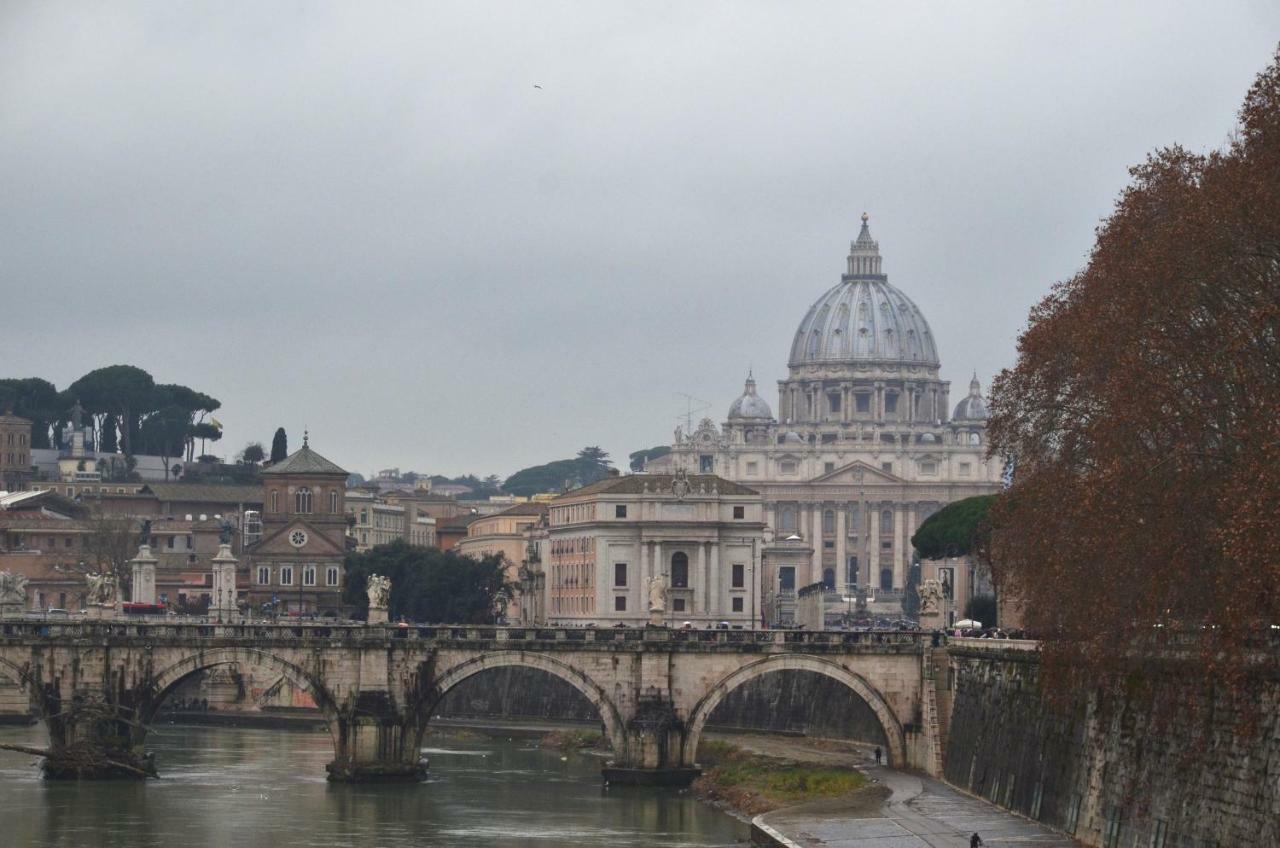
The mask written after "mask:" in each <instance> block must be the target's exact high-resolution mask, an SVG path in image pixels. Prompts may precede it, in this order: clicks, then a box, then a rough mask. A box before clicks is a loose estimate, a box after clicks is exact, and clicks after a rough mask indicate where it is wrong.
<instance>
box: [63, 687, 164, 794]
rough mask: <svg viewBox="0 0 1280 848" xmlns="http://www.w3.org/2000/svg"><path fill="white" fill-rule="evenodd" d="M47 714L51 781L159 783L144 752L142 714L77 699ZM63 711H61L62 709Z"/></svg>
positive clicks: (119, 707)
mask: <svg viewBox="0 0 1280 848" xmlns="http://www.w3.org/2000/svg"><path fill="white" fill-rule="evenodd" d="M48 706H52V707H54V709H48V710H47V711H45V713H44V720H45V725H46V726H47V727H48V730H49V747H48V750H47V752H46V754H45V757H44V763H43V765H42V767H41V768H42V771H43V772H44V777H45V779H46V780H145V779H146V778H148V777H158V776H159V775H158V774H157V773H156V769H155V762H154V761H153V759H152V757H151V755H150V754H147V753H146V752H145V751H144V750H143V747H142V740H143V738H144V737H145V735H146V727H145V726H144V725H143V724H142V723H141V722H139V721H138V720H137V719H136V711H134V710H132V709H130V708H127V707H121V706H120V705H118V704H111V703H106V702H103V701H90V700H83V699H81V698H79V697H77V698H75V699H74V700H73V702H72V703H71V704H70V705H68V706H62V705H57V702H56V700H55V702H54V703H53V704H49V705H48ZM59 707H60V708H59Z"/></svg>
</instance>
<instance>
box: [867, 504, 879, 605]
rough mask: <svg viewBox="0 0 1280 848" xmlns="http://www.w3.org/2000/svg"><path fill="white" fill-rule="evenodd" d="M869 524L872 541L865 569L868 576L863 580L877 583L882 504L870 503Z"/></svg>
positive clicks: (873, 583) (870, 584)
mask: <svg viewBox="0 0 1280 848" xmlns="http://www.w3.org/2000/svg"><path fill="white" fill-rule="evenodd" d="M868 509H869V510H870V511H869V512H868V513H867V526H868V527H869V528H870V533H869V534H868V535H869V536H870V539H871V543H870V545H869V546H868V547H869V548H870V556H868V557H867V564H866V566H865V569H864V573H865V575H866V577H865V578H864V580H863V583H864V585H866V586H873V585H876V584H877V583H878V581H879V577H880V504H878V503H877V504H868Z"/></svg>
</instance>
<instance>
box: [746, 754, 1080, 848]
mask: <svg viewBox="0 0 1280 848" xmlns="http://www.w3.org/2000/svg"><path fill="white" fill-rule="evenodd" d="M863 770H864V771H865V772H866V773H867V775H868V776H869V777H871V778H873V779H874V780H876V781H878V782H879V783H880V785H881V787H883V788H880V787H876V788H873V789H871V790H869V792H871V793H875V792H876V790H877V789H878V790H879V794H878V795H875V794H872V795H871V796H870V798H869V799H864V802H863V803H861V804H859V803H847V804H845V805H844V806H843V808H842V807H841V806H840V805H832V804H831V803H826V804H822V803H815V804H802V805H800V806H797V807H789V808H787V809H785V810H775V811H774V812H772V813H765V814H764V815H762V816H757V817H756V819H755V821H754V822H753V824H754V825H755V827H756V828H758V829H759V830H761V831H764V833H766V834H767V835H768V836H769V837H771V838H773V839H774V840H775V842H776V843H777V844H781V845H786V846H803V848H812V847H813V846H822V848H969V837H970V836H971V835H972V834H973V833H975V832H976V833H977V834H978V835H979V836H981V837H982V841H983V843H984V844H985V845H989V846H992V848H997V846H1009V845H1018V846H1026V848H1074V846H1076V845H1077V844H1078V843H1076V842H1075V841H1074V840H1073V839H1071V838H1070V837H1067V836H1063V835H1062V834H1059V833H1056V832H1055V831H1052V830H1049V829H1048V828H1046V827H1042V826H1041V825H1039V824H1036V823H1035V822H1032V821H1029V820H1027V819H1024V818H1022V817H1020V816H1016V815H1014V814H1013V813H1010V812H1008V811H1006V810H1002V809H1000V808H999V807H996V806H994V805H992V804H988V803H987V802H986V801H983V800H981V799H979V798H974V797H971V796H969V795H965V794H963V793H960V792H957V791H956V790H954V789H952V788H951V787H949V786H947V785H946V784H944V783H942V782H940V781H937V780H933V779H932V778H928V777H919V776H916V775H912V774H905V773H903V772H900V771H894V770H893V769H889V768H883V767H871V768H864V769H863ZM886 796H887V798H886ZM881 798H883V799H885V800H884V803H883V804H876V803H874V801H875V800H878V799H881ZM866 800H871V801H872V802H873V803H869V804H868V803H866V802H865V801H866ZM877 807H878V809H877Z"/></svg>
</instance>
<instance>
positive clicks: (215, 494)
mask: <svg viewBox="0 0 1280 848" xmlns="http://www.w3.org/2000/svg"><path fill="white" fill-rule="evenodd" d="M143 491H144V492H150V493H151V494H153V495H155V496H156V497H157V498H158V499H160V500H162V501H191V502H194V503H216V504H242V503H243V504H260V503H262V502H263V498H264V496H263V489H262V487H261V486H222V485H218V484H216V483H148V484H147V485H146V486H144V487H143Z"/></svg>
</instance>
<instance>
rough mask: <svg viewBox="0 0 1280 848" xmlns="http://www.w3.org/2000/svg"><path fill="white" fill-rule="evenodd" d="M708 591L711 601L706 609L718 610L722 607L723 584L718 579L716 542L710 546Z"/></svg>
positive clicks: (718, 552) (716, 611) (718, 563)
mask: <svg viewBox="0 0 1280 848" xmlns="http://www.w3.org/2000/svg"><path fill="white" fill-rule="evenodd" d="M708 593H709V596H710V598H711V603H710V604H709V605H708V606H707V611H708V612H711V613H718V612H720V611H721V610H722V609H723V608H724V607H723V602H722V598H723V597H724V584H723V583H722V582H721V580H720V546H719V545H718V544H716V545H712V546H711V586H710V588H709V590H708Z"/></svg>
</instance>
